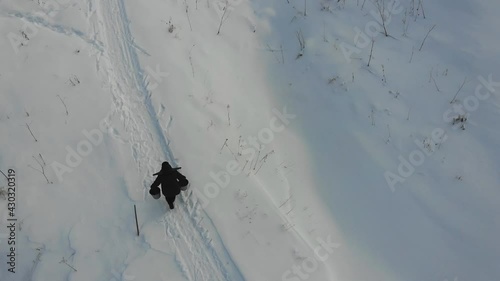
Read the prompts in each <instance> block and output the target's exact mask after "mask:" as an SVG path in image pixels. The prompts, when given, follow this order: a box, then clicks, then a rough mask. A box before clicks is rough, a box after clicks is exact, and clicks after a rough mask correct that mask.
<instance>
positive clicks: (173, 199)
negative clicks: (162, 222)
mask: <svg viewBox="0 0 500 281" xmlns="http://www.w3.org/2000/svg"><path fill="white" fill-rule="evenodd" d="M165 198H166V199H167V203H168V206H169V207H170V209H173V208H174V201H175V196H174V197H165Z"/></svg>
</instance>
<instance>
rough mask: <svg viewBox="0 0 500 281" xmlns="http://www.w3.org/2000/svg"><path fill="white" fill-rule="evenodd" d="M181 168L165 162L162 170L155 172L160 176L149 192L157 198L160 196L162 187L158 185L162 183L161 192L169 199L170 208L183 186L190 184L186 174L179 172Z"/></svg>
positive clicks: (172, 206)
mask: <svg viewBox="0 0 500 281" xmlns="http://www.w3.org/2000/svg"><path fill="white" fill-rule="evenodd" d="M179 169H180V167H179V168H172V166H170V164H169V163H168V162H163V163H162V165H161V171H159V172H158V173H156V174H154V175H153V176H158V177H157V178H156V180H155V181H154V182H153V184H152V185H151V189H150V190H149V193H150V194H151V195H152V196H153V197H154V198H155V199H158V198H160V189H159V188H158V186H159V185H160V184H161V192H162V193H163V195H164V196H165V199H166V200H167V203H168V206H169V207H170V209H173V208H174V201H175V197H176V196H177V195H178V194H179V193H180V192H181V187H184V186H187V185H188V183H189V182H188V180H187V179H186V177H185V176H184V175H182V174H181V173H179V171H178V170H179Z"/></svg>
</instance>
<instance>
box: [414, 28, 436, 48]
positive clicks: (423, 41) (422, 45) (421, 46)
mask: <svg viewBox="0 0 500 281" xmlns="http://www.w3.org/2000/svg"><path fill="white" fill-rule="evenodd" d="M435 27H436V25H433V26H432V27H431V29H429V31H428V32H427V34H426V35H425V37H424V40H422V44H421V45H420V48H419V49H418V51H419V52H420V51H422V48H423V47H424V43H425V40H426V39H427V36H429V34H430V33H431V31H432V30H433V29H434V28H435Z"/></svg>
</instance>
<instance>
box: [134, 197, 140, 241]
mask: <svg viewBox="0 0 500 281" xmlns="http://www.w3.org/2000/svg"><path fill="white" fill-rule="evenodd" d="M134 213H135V227H136V228H137V236H139V222H138V221H137V208H136V207H135V204H134Z"/></svg>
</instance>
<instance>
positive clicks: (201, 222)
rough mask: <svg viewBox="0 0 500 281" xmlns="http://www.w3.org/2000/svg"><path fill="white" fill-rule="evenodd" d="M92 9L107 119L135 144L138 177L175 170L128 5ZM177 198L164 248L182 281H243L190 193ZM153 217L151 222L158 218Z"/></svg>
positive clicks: (94, 4)
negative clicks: (107, 92)
mask: <svg viewBox="0 0 500 281" xmlns="http://www.w3.org/2000/svg"><path fill="white" fill-rule="evenodd" d="M88 8H89V11H88V15H89V18H88V20H89V26H90V29H91V30H90V31H89V32H90V33H91V34H95V37H96V38H98V40H99V41H100V42H103V48H104V51H103V55H102V57H99V58H98V63H97V65H98V69H99V71H100V72H101V75H102V77H103V79H105V80H106V81H108V82H109V85H110V88H111V93H112V99H113V106H114V108H113V110H112V112H111V113H110V116H108V119H109V120H111V119H113V120H115V119H116V118H114V117H117V118H119V119H120V120H121V121H122V122H123V124H124V130H126V134H120V133H118V132H119V130H118V129H117V128H114V129H115V130H114V131H115V134H116V135H117V137H118V138H121V139H122V140H124V141H127V142H128V143H130V144H131V146H132V150H133V157H134V159H135V161H136V164H137V168H138V169H139V173H141V174H143V175H148V174H149V175H151V174H153V173H154V172H156V171H155V170H156V169H158V163H160V162H161V161H162V160H163V159H165V158H166V159H168V160H169V161H170V162H171V163H172V164H174V165H175V158H174V157H173V153H172V151H171V150H170V148H169V147H168V140H167V139H166V138H165V135H164V133H163V132H164V130H163V128H162V126H161V124H160V122H159V121H158V119H157V114H156V112H155V110H154V107H153V105H152V102H151V100H150V98H149V96H150V95H149V90H148V89H147V82H146V77H145V75H144V74H143V73H144V72H143V70H142V68H141V66H140V63H139V59H138V56H137V54H136V50H135V47H134V43H133V39H132V35H131V33H130V29H129V27H128V24H129V20H128V18H127V14H126V10H125V4H124V2H123V1H122V0H110V1H93V0H89V5H88ZM101 61H102V62H101ZM124 135H125V136H124ZM150 181H151V178H148V177H146V176H145V177H144V180H143V190H142V191H143V197H142V198H140V199H139V198H134V197H137V196H134V194H136V193H137V192H135V191H136V190H134V189H129V196H130V197H131V199H132V200H136V201H141V200H144V194H145V193H146V191H147V189H148V186H149V184H150V183H151V182H150ZM178 198H179V199H180V200H179V201H181V202H179V203H178V204H176V205H177V209H175V210H173V211H169V212H167V214H165V215H164V216H163V219H162V223H163V224H164V226H165V237H166V238H167V239H171V240H172V241H166V242H165V243H167V242H169V243H170V242H171V244H172V245H173V246H174V247H175V250H174V251H175V260H176V262H177V263H178V266H179V268H180V270H181V272H182V274H183V275H184V277H185V278H186V279H187V280H220V281H222V280H231V281H236V280H244V278H243V277H242V275H241V273H240V271H239V270H238V268H237V267H236V266H235V264H234V262H233V261H232V259H231V257H230V256H229V254H228V252H227V250H226V248H225V247H224V244H223V243H222V240H221V238H220V236H219V234H218V232H217V230H216V229H215V227H214V225H213V223H212V222H211V220H210V218H209V217H208V216H207V214H206V213H205V212H204V211H203V210H202V209H201V207H200V206H199V204H198V203H197V202H196V199H194V198H193V196H192V193H189V194H188V195H184V194H181V196H179V197H178ZM162 203H165V202H162ZM150 215H151V216H150V218H153V220H154V218H155V216H156V217H157V216H158V214H150ZM149 223H157V222H154V221H153V222H149Z"/></svg>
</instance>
